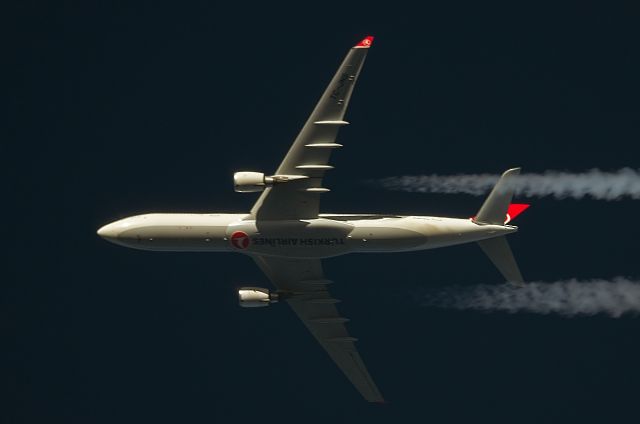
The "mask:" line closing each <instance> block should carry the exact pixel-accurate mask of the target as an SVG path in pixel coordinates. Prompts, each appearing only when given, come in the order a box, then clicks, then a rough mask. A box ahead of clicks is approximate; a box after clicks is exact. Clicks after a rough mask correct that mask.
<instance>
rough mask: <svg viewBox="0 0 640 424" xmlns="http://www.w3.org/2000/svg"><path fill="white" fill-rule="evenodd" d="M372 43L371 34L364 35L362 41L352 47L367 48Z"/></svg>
mask: <svg viewBox="0 0 640 424" xmlns="http://www.w3.org/2000/svg"><path fill="white" fill-rule="evenodd" d="M372 44H373V35H367V36H366V37H364V39H363V40H362V41H360V42H359V43H358V44H356V45H355V46H353V47H355V48H357V49H368V48H369V47H371V45H372Z"/></svg>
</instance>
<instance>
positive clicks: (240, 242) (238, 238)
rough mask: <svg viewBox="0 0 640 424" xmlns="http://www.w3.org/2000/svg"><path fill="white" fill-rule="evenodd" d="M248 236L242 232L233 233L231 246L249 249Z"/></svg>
mask: <svg viewBox="0 0 640 424" xmlns="http://www.w3.org/2000/svg"><path fill="white" fill-rule="evenodd" d="M249 243H250V239H249V235H248V234H247V233H245V232H244V231H234V232H233V234H231V245H232V246H233V247H235V248H238V249H246V248H247V247H249Z"/></svg>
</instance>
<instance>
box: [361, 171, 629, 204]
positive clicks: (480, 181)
mask: <svg viewBox="0 0 640 424" xmlns="http://www.w3.org/2000/svg"><path fill="white" fill-rule="evenodd" d="M498 178H499V175H493V174H457V175H435V174H434V175H416V176H402V177H388V178H383V179H381V180H376V181H372V183H375V184H380V185H382V186H383V187H384V188H387V189H389V190H400V191H410V192H418V193H466V194H471V195H474V196H480V195H483V194H486V193H487V192H489V190H491V188H492V187H493V186H494V184H495V183H496V181H498ZM512 184H513V185H512V186H513V187H514V188H515V192H516V194H519V195H523V196H526V197H545V196H553V197H555V198H557V199H564V198H572V199H582V198H583V197H585V196H590V197H592V198H594V199H598V200H620V199H622V198H624V197H630V198H632V199H640V170H638V169H631V168H622V169H620V170H618V171H614V172H605V171H601V170H599V169H591V170H589V171H586V172H582V173H570V172H561V171H546V172H543V173H541V174H523V175H519V176H516V177H513V180H512Z"/></svg>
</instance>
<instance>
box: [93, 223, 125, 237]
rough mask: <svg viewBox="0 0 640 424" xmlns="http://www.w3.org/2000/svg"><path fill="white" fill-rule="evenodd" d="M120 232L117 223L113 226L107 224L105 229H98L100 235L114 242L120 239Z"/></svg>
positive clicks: (112, 224)
mask: <svg viewBox="0 0 640 424" xmlns="http://www.w3.org/2000/svg"><path fill="white" fill-rule="evenodd" d="M119 232H120V228H118V225H116V223H115V222H112V223H111V224H107V225H105V226H104V227H100V228H99V229H98V235H99V236H100V237H102V238H103V239H106V240H113V239H116V238H117V237H118V233H119Z"/></svg>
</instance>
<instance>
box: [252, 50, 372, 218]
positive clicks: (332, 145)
mask: <svg viewBox="0 0 640 424" xmlns="http://www.w3.org/2000/svg"><path fill="white" fill-rule="evenodd" d="M372 41H373V37H367V38H365V39H364V40H362V41H361V42H360V43H358V44H357V45H356V46H354V47H353V48H352V49H351V50H349V52H348V53H347V56H346V57H345V59H344V61H343V62H342V64H341V65H340V67H339V68H338V71H337V72H336V74H335V76H334V77H333V79H332V80H331V82H330V83H329V86H328V87H327V89H326V90H325V92H324V94H323V95H322V97H321V98H320V101H319V102H318V104H317V105H316V107H315V109H314V110H313V112H312V113H311V115H310V116H309V119H308V120H307V122H306V123H305V124H304V127H303V128H302V130H301V131H300V133H299V134H298V136H297V137H296V139H295V141H294V142H293V144H292V146H291V148H290V149H289V152H288V153H287V155H286V156H285V158H284V160H283V161H282V163H281V164H280V166H279V167H278V170H277V172H276V175H287V176H302V177H304V178H298V179H295V180H294V181H290V182H287V183H285V184H275V185H273V186H272V187H268V188H266V189H265V191H264V192H263V193H262V195H261V196H260V198H259V199H258V201H257V202H256V204H255V205H254V206H253V208H252V209H251V216H252V217H253V218H256V219H308V218H317V216H318V213H319V204H320V195H321V194H322V193H325V192H327V191H329V190H328V189H327V188H326V187H323V186H322V178H323V176H324V173H325V172H326V171H327V170H329V169H331V168H332V166H331V165H329V157H330V155H331V152H332V150H333V149H336V148H339V147H341V145H340V144H338V143H336V138H337V135H338V130H339V129H340V128H341V127H342V126H344V125H347V124H348V122H346V121H344V115H345V112H346V110H347V106H348V104H349V99H350V98H351V93H352V92H353V87H354V85H355V82H356V80H357V78H358V75H359V74H360V70H361V69H362V65H363V64H364V59H365V57H366V55H367V51H368V49H369V47H370V46H371V42H372Z"/></svg>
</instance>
